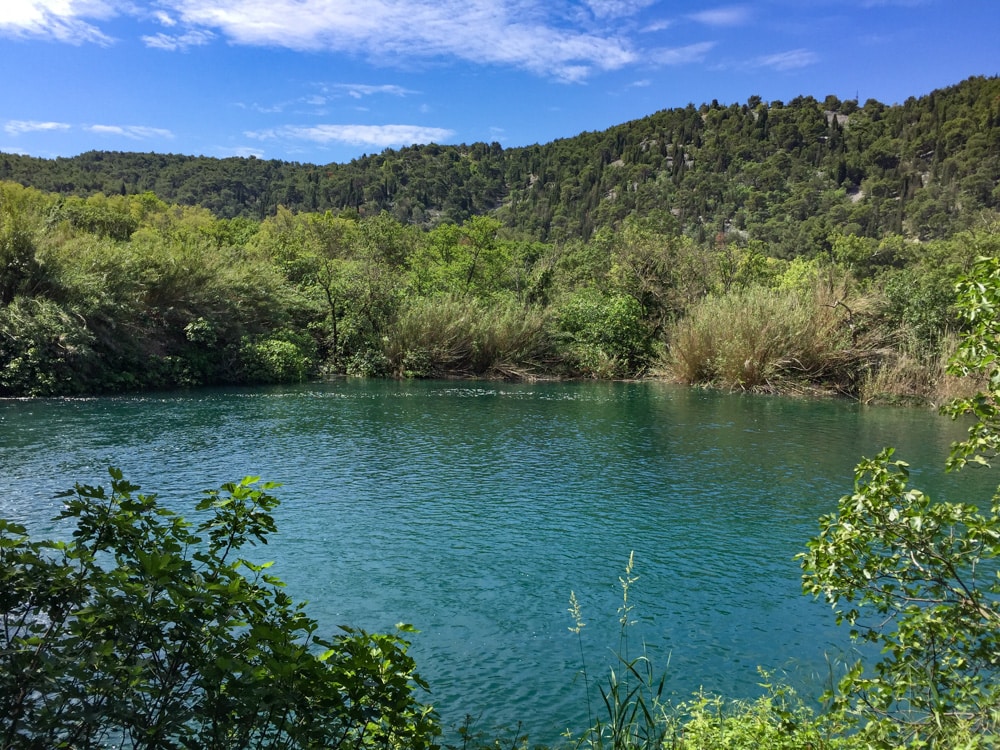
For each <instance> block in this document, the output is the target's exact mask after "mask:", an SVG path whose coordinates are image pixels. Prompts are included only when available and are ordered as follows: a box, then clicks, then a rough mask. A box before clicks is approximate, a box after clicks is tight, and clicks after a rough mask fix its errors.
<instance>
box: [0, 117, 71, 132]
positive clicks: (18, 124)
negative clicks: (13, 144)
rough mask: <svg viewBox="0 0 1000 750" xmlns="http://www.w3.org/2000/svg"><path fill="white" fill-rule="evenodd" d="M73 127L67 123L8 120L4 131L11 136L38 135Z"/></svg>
mask: <svg viewBox="0 0 1000 750" xmlns="http://www.w3.org/2000/svg"><path fill="white" fill-rule="evenodd" d="M71 127H72V126H71V125H70V124H69V123H65V122H39V121H38V120H8V121H7V122H6V124H5V125H4V126H3V129H4V130H5V131H6V132H7V133H10V134H11V135H21V134H22V133H37V132H39V131H41V132H45V131H49V132H51V131H54V130H69V129H70V128H71Z"/></svg>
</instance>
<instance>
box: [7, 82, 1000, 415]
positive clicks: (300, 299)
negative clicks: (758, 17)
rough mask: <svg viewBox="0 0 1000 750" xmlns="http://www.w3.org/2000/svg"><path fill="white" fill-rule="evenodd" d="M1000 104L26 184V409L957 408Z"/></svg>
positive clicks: (123, 170) (792, 108) (101, 160)
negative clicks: (484, 398)
mask: <svg viewBox="0 0 1000 750" xmlns="http://www.w3.org/2000/svg"><path fill="white" fill-rule="evenodd" d="M998 207H1000V79H997V78H992V79H985V78H976V79H970V80H968V81H965V82H963V83H961V84H959V85H957V86H955V87H952V88H950V89H946V90H941V91H936V92H934V93H932V94H930V95H929V96H927V97H924V98H921V99H911V100H909V101H907V102H906V103H905V104H904V105H901V106H895V107H887V106H884V105H882V104H879V103H878V102H872V101H869V102H867V103H865V105H864V106H863V107H858V106H857V103H856V102H850V101H849V102H841V101H838V100H836V99H834V98H833V97H828V98H827V99H826V100H825V101H823V102H818V101H816V100H814V99H811V98H799V99H796V100H794V101H792V102H789V103H788V104H782V103H780V102H771V103H765V102H761V101H757V100H756V99H751V100H750V101H749V102H747V103H746V104H744V105H732V106H728V107H722V106H720V105H717V104H715V103H713V104H710V105H703V106H701V107H698V108H695V107H694V106H689V107H687V108H685V109H675V110H668V111H663V112H660V113H657V114H655V115H652V116H650V117H647V118H644V119H642V120H638V121H635V122H632V123H627V124H624V125H621V126H618V127H616V128H612V129H610V130H608V131H605V132H603V133H587V134H583V135H580V136H577V137H576V138H571V139H565V140H560V141H556V142H554V143H551V144H548V145H545V146H533V147H530V148H521V149H508V150H504V149H502V148H501V147H500V146H499V145H497V144H492V145H485V144H475V145H473V146H468V147H467V146H434V145H431V146H422V147H412V148H408V149H402V150H398V151H386V152H384V153H382V154H379V155H377V156H370V157H365V158H362V159H359V160H356V161H354V162H352V163H351V164H347V165H329V166H326V167H317V166H308V165H302V164H290V163H281V162H274V161H263V160H259V159H223V160H218V159H208V158H203V157H182V156H165V155H157V154H119V153H101V152H92V153H88V154H84V155H82V156H79V157H76V158H72V159H55V160H44V159H34V158H30V157H25V156H17V155H10V154H6V155H0V396H21V395H61V394H72V393H93V392H104V391H116V390H128V389H135V388H163V387H177V386H195V385H205V384H219V383H261V382H279V381H295V380H301V379H305V378H310V377H316V376H321V375H330V374H343V373H346V374H351V375H368V376H372V375H383V376H384V375H389V376H397V377H438V376H489V377H553V376H555V377H566V376H570V377H617V378H620V377H639V376H643V375H649V374H657V375H664V376H668V377H672V378H674V379H675V380H678V381H681V382H686V383H712V384H716V385H721V386H724V387H729V388H738V389H745V390H767V391H774V390H782V391H796V390H805V391H809V392H815V391H816V390H823V391H833V392H838V393H843V394H847V395H850V396H852V397H855V398H860V399H864V400H876V399H885V398H889V399H905V400H916V401H922V402H927V401H931V402H940V400H941V399H943V398H945V397H947V396H948V395H949V394H950V393H951V392H952V390H953V389H954V388H955V387H957V386H956V384H955V383H954V382H953V381H952V380H951V379H949V377H947V376H946V375H945V373H944V370H943V362H944V361H945V360H946V358H947V356H948V355H949V354H950V353H951V351H952V350H953V348H954V341H955V336H956V334H957V333H958V332H959V331H960V327H961V325H962V324H961V321H960V320H959V318H958V317H957V315H956V313H955V306H954V299H955V294H954V289H955V284H956V282H957V281H958V279H959V278H961V277H962V275H963V274H965V273H967V272H968V270H969V269H970V268H971V267H972V263H973V261H974V260H975V258H976V257H977V256H981V255H1000V231H998V226H1000V225H998V217H1000V212H998Z"/></svg>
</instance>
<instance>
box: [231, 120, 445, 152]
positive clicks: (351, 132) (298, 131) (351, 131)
mask: <svg viewBox="0 0 1000 750" xmlns="http://www.w3.org/2000/svg"><path fill="white" fill-rule="evenodd" d="M244 135H246V137H247V138H253V139H255V140H274V139H279V140H304V141H312V142H313V143H331V142H336V143H346V144H349V145H351V146H377V147H379V148H388V147H390V146H409V145H412V144H414V143H442V142H445V141H447V140H448V139H450V138H451V137H452V136H454V135H455V132H454V131H453V130H447V129H445V128H427V127H421V126H419V125H312V126H296V125H287V126H285V127H281V128H272V129H269V130H257V131H248V132H247V133H244Z"/></svg>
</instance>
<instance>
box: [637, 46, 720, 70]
mask: <svg viewBox="0 0 1000 750" xmlns="http://www.w3.org/2000/svg"><path fill="white" fill-rule="evenodd" d="M713 47H715V42H698V43H697V44H688V45H685V46H683V47H671V48H668V49H660V50H655V51H654V52H653V53H652V54H651V59H652V60H653V61H654V62H656V63H659V64H660V65H687V64H689V63H696V62H701V61H702V60H704V59H705V56H706V55H707V54H708V53H709V52H711V51H712V48H713Z"/></svg>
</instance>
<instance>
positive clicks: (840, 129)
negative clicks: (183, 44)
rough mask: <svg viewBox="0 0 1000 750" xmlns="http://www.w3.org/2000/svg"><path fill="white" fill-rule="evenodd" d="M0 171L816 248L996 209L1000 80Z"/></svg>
mask: <svg viewBox="0 0 1000 750" xmlns="http://www.w3.org/2000/svg"><path fill="white" fill-rule="evenodd" d="M0 180H10V181H15V182H19V183H21V184H22V185H25V186H32V187H36V188H39V189H41V190H44V191H51V192H56V193H60V194H63V195H75V196H88V195H92V194H94V193H104V194H106V195H112V194H121V195H133V194H140V193H143V192H147V191H151V192H153V193H155V194H156V195H157V196H158V197H159V198H161V199H163V200H165V201H168V202H171V203H179V204H181V205H189V206H194V205H198V206H203V207H205V208H208V209H209V210H210V211H212V212H213V213H214V214H215V215H216V216H217V217H219V218H234V217H242V218H253V219H257V220H260V219H263V218H266V217H267V216H271V215H274V213H275V212H276V210H277V207H278V206H279V205H280V206H284V207H286V208H288V209H290V210H292V211H295V212H315V211H321V212H322V211H326V210H333V211H343V210H355V211H357V212H358V213H359V214H360V215H362V216H373V215H376V214H378V213H379V212H381V211H387V212H389V213H390V214H391V215H392V216H393V217H394V218H395V219H396V220H398V221H400V222H403V223H413V224H417V225H420V226H424V227H432V226H435V225H437V224H440V223H444V222H452V223H461V222H463V221H465V220H466V219H468V218H469V217H471V216H474V215H481V214H492V215H495V216H496V217H497V218H499V219H500V220H501V221H502V222H503V223H504V225H505V226H507V227H509V228H511V229H513V230H515V231H517V232H518V233H521V234H522V235H523V236H528V237H531V238H533V239H537V240H542V241H563V240H567V239H573V238H579V239H588V238H589V237H590V236H591V235H592V234H593V233H594V231H595V230H597V229H599V228H601V227H615V226H618V225H620V223H621V222H622V220H624V219H625V218H626V217H628V216H639V217H643V216H656V217H657V221H659V222H661V223H665V224H668V225H672V226H673V227H674V228H676V229H677V230H679V231H680V232H682V233H684V234H687V235H689V236H691V237H693V238H695V239H698V240H699V241H700V240H704V239H705V238H711V237H713V236H715V235H716V234H718V233H725V234H726V235H735V236H739V237H743V238H745V239H752V240H753V239H755V240H761V241H764V242H766V243H768V245H769V246H770V247H771V249H772V252H773V253H774V254H776V255H779V256H782V257H792V256H795V255H799V254H803V253H805V254H812V253H815V252H817V251H819V250H823V249H827V250H828V249H829V241H828V238H829V236H830V235H831V234H832V233H834V232H840V233H843V234H856V235H858V236H865V237H881V236H882V235H883V234H885V233H889V232H892V233H900V234H903V235H905V236H909V237H914V238H920V239H931V238H940V237H945V236H947V235H949V234H951V233H953V232H955V231H956V230H959V229H963V228H968V227H969V226H971V225H972V224H974V222H975V220H976V218H975V217H976V211H977V210H980V209H996V208H997V207H998V206H1000V192H998V190H997V184H998V180H1000V79H998V78H971V79H968V80H966V81H964V82H962V83H960V84H958V85H956V86H953V87H950V88H947V89H941V90H938V91H934V92H932V93H931V94H929V95H927V96H922V97H920V98H911V99H908V100H907V101H906V102H905V103H903V104H902V105H895V106H887V105H885V104H882V103H880V102H877V101H874V100H869V101H867V102H865V103H864V105H863V106H859V103H858V102H855V101H840V100H839V99H837V98H836V97H833V96H828V97H826V99H825V100H824V101H822V102H820V101H817V100H816V99H814V98H812V97H809V96H805V97H798V98H796V99H793V100H792V101H790V102H787V103H783V102H780V101H774V102H764V101H761V100H760V98H759V97H751V98H750V99H749V100H748V101H747V102H746V103H743V104H730V105H728V106H723V105H720V104H719V103H717V102H714V101H713V102H712V103H711V104H702V105H701V106H698V107H696V106H694V105H688V106H687V107H686V108H683V109H670V110H663V111H661V112H657V113H656V114H653V115H650V116H648V117H645V118H642V119H640V120H636V121H633V122H629V123H625V124H623V125H619V126H617V127H613V128H610V129H609V130H606V131H604V132H600V133H583V134H581V135H578V136H576V137H574V138H566V139H563V140H558V141H555V142H553V143H549V144H545V145H536V146H530V147H527V148H511V149H503V148H502V147H501V146H500V145H499V144H497V143H492V144H484V143H476V144H473V145H471V146H466V145H460V146H442V145H427V146H413V147H411V148H404V149H399V150H386V151H384V152H382V153H381V154H378V155H373V156H365V157H362V158H360V159H357V160H355V161H352V162H351V163H349V164H342V165H341V164H330V165H326V166H315V165H307V164H298V163H288V162H279V161H266V160H262V159H255V158H249V159H243V158H231V159H212V158H207V157H193V156H176V155H162V154H138V153H110V152H89V153H86V154H82V155H80V156H77V157H73V158H59V159H53V160H46V159H38V158H32V157H27V156H18V155H15V154H3V155H0Z"/></svg>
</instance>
